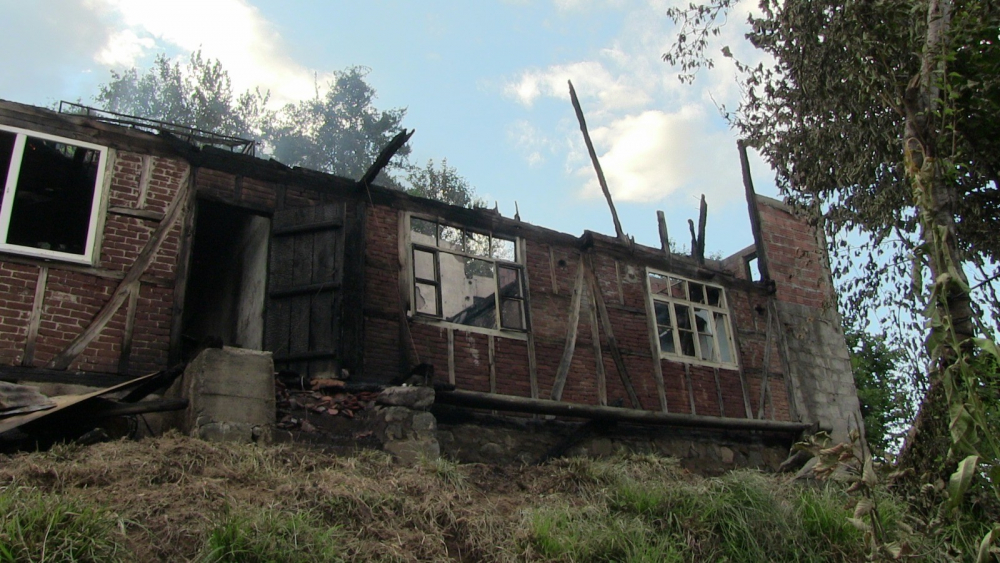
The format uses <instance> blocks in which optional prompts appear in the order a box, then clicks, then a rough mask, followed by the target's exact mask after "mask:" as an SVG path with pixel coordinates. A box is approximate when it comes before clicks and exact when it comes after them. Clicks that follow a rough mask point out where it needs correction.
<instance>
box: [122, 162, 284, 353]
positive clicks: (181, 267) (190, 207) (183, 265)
mask: <svg viewBox="0 0 1000 563" xmlns="http://www.w3.org/2000/svg"><path fill="white" fill-rule="evenodd" d="M197 175H198V170H197V169H195V170H194V172H193V173H192V176H193V177H194V178H192V180H191V181H192V183H194V182H196V181H197ZM196 209H197V208H196V197H195V192H194V190H192V191H189V192H188V194H187V201H186V202H184V223H183V224H182V225H181V242H180V248H179V249H178V251H177V268H176V272H175V277H174V284H173V285H174V307H173V318H172V319H171V320H170V349H169V352H168V353H167V358H168V359H169V365H175V364H177V363H179V362H180V361H181V356H182V354H183V347H184V346H183V338H182V334H183V332H184V302H185V301H186V299H187V287H188V276H189V275H190V272H191V252H192V249H193V248H194V246H193V245H194V224H195V223H194V221H195V216H196V215H197V212H196ZM140 279H141V278H140ZM266 320H267V319H266V317H265V321H266Z"/></svg>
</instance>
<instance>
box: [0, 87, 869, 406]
mask: <svg viewBox="0 0 1000 563" xmlns="http://www.w3.org/2000/svg"><path fill="white" fill-rule="evenodd" d="M0 123H2V124H5V125H10V126H15V127H20V128H24V129H31V130H35V131H39V132H45V133H50V134H54V135H59V136H63V137H67V138H70V139H78V140H83V141H88V142H91V143H95V144H100V145H102V146H107V147H109V149H110V151H109V152H110V153H111V154H110V159H109V163H108V168H107V173H106V178H105V181H106V182H107V185H108V192H107V194H106V196H105V201H104V203H103V205H104V209H103V213H102V235H101V237H100V239H99V242H98V244H99V251H100V254H99V258H98V259H97V261H96V263H95V264H94V265H92V266H79V265H70V264H63V263H59V262H57V261H46V260H40V259H34V258H29V257H22V256H15V255H8V254H4V253H0V363H2V364H3V365H4V366H6V367H5V368H4V369H3V370H2V371H3V372H4V373H5V374H9V373H12V372H13V371H16V370H17V369H18V368H16V367H15V366H21V367H22V370H21V373H22V375H24V373H25V372H24V370H28V368H34V370H36V373H43V371H44V370H50V371H60V370H65V371H67V372H83V373H84V376H83V378H82V379H81V381H85V380H86V378H87V377H92V378H99V377H101V376H102V375H109V374H120V375H135V374H141V373H147V372H149V371H153V370H156V369H162V368H165V367H167V366H168V365H169V364H170V363H171V362H173V361H176V360H177V359H178V358H179V347H180V337H181V333H180V331H181V329H180V323H181V320H180V317H181V315H182V314H183V311H182V309H183V305H184V294H185V290H186V287H187V285H188V284H189V283H190V280H188V279H187V277H188V272H189V270H190V252H191V238H192V235H193V232H192V231H193V228H194V218H193V209H194V206H195V201H196V200H197V199H205V200H212V201H216V202H221V203H225V204H228V205H231V206H235V207H238V208H240V209H243V210H246V211H249V212H251V213H254V214H257V215H260V216H265V217H272V216H274V214H275V213H276V212H278V211H280V210H283V209H291V208H296V207H310V206H316V205H321V204H325V203H342V204H344V209H345V212H344V223H343V224H344V229H345V233H344V240H345V241H346V242H345V248H344V256H343V266H342V267H343V272H342V274H343V277H342V279H343V287H342V288H341V291H342V299H343V302H346V303H350V304H351V305H350V306H345V307H343V310H342V317H341V319H340V321H339V322H340V323H341V334H342V342H341V344H340V348H339V349H340V350H341V351H342V358H341V359H340V361H341V364H342V365H343V367H345V368H346V369H348V371H350V372H351V374H352V377H353V379H354V380H361V381H365V382H372V383H384V382H387V381H388V380H390V379H392V378H393V377H395V376H396V375H398V374H399V373H400V372H401V371H406V370H407V369H409V368H410V367H412V366H413V365H415V364H417V363H429V364H433V365H434V367H435V373H436V376H437V379H438V380H439V381H441V380H446V379H447V380H449V381H451V382H453V383H454V384H455V385H456V387H457V388H458V389H459V390H466V391H477V392H483V393H495V394H502V395H509V396H515V397H526V398H536V399H538V398H540V399H553V400H559V401H563V402H570V403H580V404H587V405H609V406H621V407H625V408H635V409H642V410H648V411H658V412H668V413H678V414H682V413H686V414H694V415H699V416H712V417H726V418H734V419H735V418H758V419H769V420H777V421H803V422H810V423H811V422H821V423H824V424H827V423H828V422H829V421H825V420H817V419H816V416H815V414H816V413H812V412H805V413H804V412H802V409H801V408H800V407H799V406H798V402H801V401H802V400H803V399H802V397H803V392H802V389H804V388H807V387H809V385H808V384H806V383H804V382H803V381H801V380H800V379H801V377H802V375H801V374H803V373H808V370H797V367H796V365H795V364H794V362H790V358H789V354H788V351H787V348H788V346H787V334H788V332H789V330H794V328H795V327H789V326H786V325H783V324H782V323H781V322H779V318H778V309H779V307H780V304H781V302H783V301H789V302H794V303H796V304H798V305H801V306H802V307H807V308H816V310H817V311H822V310H828V309H829V308H830V303H831V298H832V289H831V287H830V285H829V284H828V282H827V281H825V280H828V279H829V271H828V266H827V265H826V262H825V256H824V255H823V250H822V247H821V246H820V244H821V240H820V239H818V238H817V236H816V234H815V232H814V231H813V229H812V227H810V226H809V225H808V224H807V223H806V222H805V221H804V219H802V218H799V217H798V216H796V215H794V214H792V213H789V212H784V211H782V212H780V213H779V212H777V211H775V209H777V208H776V207H774V206H771V207H768V210H766V211H763V212H759V213H758V214H759V215H760V217H758V222H759V223H760V225H761V227H760V228H761V229H762V230H763V231H764V232H765V233H769V235H768V236H770V238H768V239H767V240H765V241H764V245H765V246H767V247H768V252H771V253H772V254H773V256H772V257H771V258H770V264H769V266H770V278H771V280H773V281H769V280H765V281H763V282H752V281H750V280H748V279H747V274H746V268H745V264H744V260H745V258H746V257H747V256H749V255H751V254H754V253H755V252H757V249H756V247H754V246H751V247H749V248H748V249H747V250H745V251H743V252H741V253H738V254H737V255H735V256H733V257H731V258H729V259H726V260H724V261H714V260H706V261H704V263H703V264H700V263H699V262H698V261H696V260H693V259H691V258H689V257H686V256H680V255H665V254H664V252H663V251H662V250H661V249H653V248H649V247H644V246H641V245H625V244H623V243H621V242H620V241H618V240H617V239H614V238H612V237H608V236H604V235H600V234H597V233H593V232H589V231H588V232H586V233H584V235H583V236H581V237H574V236H571V235H567V234H564V233H559V232H555V231H551V230H549V229H545V228H542V227H537V226H534V225H530V224H527V223H523V222H521V221H518V220H514V219H510V218H505V217H502V216H500V215H499V214H497V213H495V212H493V211H489V210H483V209H476V210H473V209H464V208H458V207H454V206H450V205H446V204H442V203H439V202H435V201H431V200H426V199H421V198H416V197H412V196H409V195H407V194H404V193H400V192H396V191H392V190H388V189H384V188H380V187H377V186H359V185H358V184H356V183H355V182H353V181H351V180H348V179H344V178H338V177H334V176H331V175H327V174H322V173H318V172H313V171H309V170H303V169H290V168H288V167H285V166H283V165H281V164H279V163H276V162H273V161H265V160H263V159H259V158H254V157H252V156H247V155H241V154H234V153H230V152H227V151H223V150H218V149H212V148H200V149H199V148H197V147H193V146H191V145H189V144H187V143H183V142H180V141H178V140H176V139H174V138H172V137H170V136H169V135H153V134H148V133H143V132H138V131H132V130H129V129H125V128H122V127H119V126H114V125H109V124H104V123H100V122H97V121H94V120H91V119H87V118H83V117H77V116H67V115H60V114H56V113H53V112H51V111H48V110H44V109H40V108H35V107H31V106H24V105H20V104H15V103H11V102H0ZM776 203H777V202H776ZM779 205H780V204H779ZM765 207H767V206H765ZM752 212H755V211H752ZM411 214H418V215H419V216H421V217H433V218H436V219H437V220H439V221H441V222H442V223H445V224H449V225H455V226H461V227H466V228H469V229H471V230H475V231H477V232H482V233H492V234H494V235H498V236H502V237H506V238H509V239H514V240H516V244H517V252H518V255H519V257H520V258H519V259H520V263H521V267H522V268H523V277H524V279H523V281H524V285H525V293H526V295H525V308H526V310H527V323H528V330H526V331H507V332H505V331H502V330H494V331H489V330H485V331H484V330H473V329H467V328H463V327H461V326H456V325H451V324H448V323H442V322H426V321H425V320H421V319H416V318H414V315H413V313H412V311H411V305H410V300H411V294H412V287H411V284H412V280H411V277H410V276H411V273H410V272H411V270H410V269H411V268H412V266H411V264H410V258H409V256H410V249H409V248H408V246H407V244H406V236H405V233H406V232H407V231H406V230H407V228H408V223H407V221H408V219H409V217H410V216H411ZM761 218H762V219H763V220H762V221H761ZM782 249H786V250H787V251H786V250H782ZM762 250H763V249H762ZM782 252H785V253H784V254H782ZM802 256H807V257H808V258H809V262H808V264H807V267H805V268H804V267H803V266H802V264H801V260H800V258H801V257H802ZM649 269H651V270H656V271H662V272H669V273H673V274H677V275H678V276H682V277H684V278H687V279H690V280H696V281H702V282H705V283H709V284H713V285H715V286H720V287H722V288H724V291H725V294H726V297H727V308H728V315H729V318H730V319H731V323H732V331H733V340H734V343H735V360H736V361H735V363H731V364H729V365H711V364H706V363H705V362H702V363H691V362H682V361H677V360H675V359H668V358H660V357H659V353H658V349H657V346H656V340H655V338H656V336H655V331H656V325H655V321H653V320H652V314H651V308H652V305H651V301H650V299H649V296H648V291H649V290H648V288H647V279H646V275H647V274H646V272H647V270H649ZM817 279H819V280H821V283H820V284H819V285H816V284H812V285H809V284H807V283H806V282H800V281H798V280H817ZM358 304H360V305H361V306H358ZM816 361H818V362H821V361H822V359H821V358H820V359H817V360H816ZM797 371H798V373H796V372H797ZM46 373H48V372H46ZM24 378H25V379H29V377H27V376H25V377H24ZM853 393H854V391H853V387H852V388H851V389H850V394H851V395H852V396H854V395H853ZM807 399H808V397H807ZM854 400H855V401H856V396H855V399H854Z"/></svg>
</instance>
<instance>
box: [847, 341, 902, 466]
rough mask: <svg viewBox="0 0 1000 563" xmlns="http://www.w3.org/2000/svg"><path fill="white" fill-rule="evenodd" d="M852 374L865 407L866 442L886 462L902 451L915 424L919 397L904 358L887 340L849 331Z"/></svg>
mask: <svg viewBox="0 0 1000 563" xmlns="http://www.w3.org/2000/svg"><path fill="white" fill-rule="evenodd" d="M845 337H846V338H847V347H848V349H850V351H851V370H852V371H853V372H854V384H855V385H856V386H857V389H858V400H859V401H860V403H861V417H862V419H863V421H864V425H865V438H866V439H867V440H868V444H869V446H871V449H872V451H873V452H874V453H875V455H877V456H879V457H882V458H884V457H885V456H886V454H887V453H894V452H896V451H898V449H899V446H900V443H899V438H900V437H901V435H902V434H903V432H904V430H905V429H906V428H907V427H908V426H909V425H910V423H912V422H913V414H914V413H913V410H914V406H915V402H916V400H917V397H915V396H914V394H915V393H916V392H917V390H916V389H913V387H912V386H911V385H910V378H909V377H907V376H906V375H904V374H903V373H900V371H899V370H900V369H905V366H906V363H905V362H903V361H902V360H903V357H904V354H903V352H902V351H901V350H898V349H894V348H891V347H890V346H889V345H888V344H886V342H885V338H884V337H878V336H873V335H871V334H868V333H866V332H859V331H847V332H846V333H845Z"/></svg>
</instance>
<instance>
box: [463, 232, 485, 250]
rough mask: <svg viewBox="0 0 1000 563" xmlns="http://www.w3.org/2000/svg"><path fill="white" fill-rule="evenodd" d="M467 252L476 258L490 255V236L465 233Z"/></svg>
mask: <svg viewBox="0 0 1000 563" xmlns="http://www.w3.org/2000/svg"><path fill="white" fill-rule="evenodd" d="M465 251H466V252H468V253H469V254H475V255H476V256H489V255H490V236H489V235H481V234H479V233H473V232H468V231H467V232H466V233H465Z"/></svg>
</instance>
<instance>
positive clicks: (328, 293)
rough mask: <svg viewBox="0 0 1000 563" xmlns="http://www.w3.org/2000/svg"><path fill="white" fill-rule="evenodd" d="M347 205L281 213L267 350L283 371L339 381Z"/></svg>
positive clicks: (275, 227) (274, 238) (271, 268)
mask: <svg viewBox="0 0 1000 563" xmlns="http://www.w3.org/2000/svg"><path fill="white" fill-rule="evenodd" d="M343 272H344V204H343V203H332V204H323V205H317V206H313V207H303V208H296V209H286V210H282V211H277V212H275V214H274V220H273V221H272V224H271V250H270V260H269V265H268V274H269V278H268V280H269V281H268V300H267V317H266V328H265V343H264V344H265V348H266V349H267V350H270V351H271V352H273V354H274V365H275V369H277V370H291V371H295V372H298V373H299V374H300V375H310V376H312V377H325V376H333V375H335V374H336V373H337V369H338V368H339V366H340V361H341V336H342V328H341V325H342V323H341V318H342V314H343V312H342V306H343V298H342V291H341V288H342V282H343Z"/></svg>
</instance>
